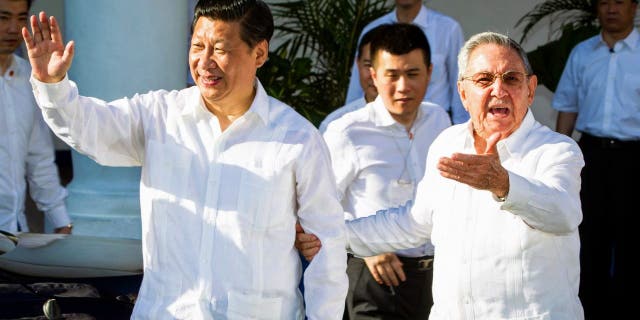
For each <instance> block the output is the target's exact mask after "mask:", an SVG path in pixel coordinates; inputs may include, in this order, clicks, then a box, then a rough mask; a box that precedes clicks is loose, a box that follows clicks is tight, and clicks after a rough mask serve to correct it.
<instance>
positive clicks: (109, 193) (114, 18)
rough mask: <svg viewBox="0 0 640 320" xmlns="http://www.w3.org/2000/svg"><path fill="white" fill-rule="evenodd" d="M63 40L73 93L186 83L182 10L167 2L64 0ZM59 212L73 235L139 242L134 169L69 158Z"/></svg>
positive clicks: (111, 93) (122, 92) (107, 93)
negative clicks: (68, 44)
mask: <svg viewBox="0 0 640 320" xmlns="http://www.w3.org/2000/svg"><path fill="white" fill-rule="evenodd" d="M64 13H65V24H64V26H63V28H64V30H65V32H64V33H65V41H69V40H74V41H75V42H76V53H75V58H74V61H73V65H72V67H71V70H70V71H69V77H70V79H71V80H73V81H75V82H76V83H77V84H78V88H79V90H80V94H81V95H85V96H92V97H97V98H100V99H104V100H107V101H109V100H114V99H118V98H122V97H125V96H132V95H133V94H135V93H145V92H147V91H149V90H156V89H167V90H171V89H180V88H183V87H184V86H185V82H186V81H185V79H186V78H187V75H186V73H187V68H186V65H187V49H186V43H187V41H188V39H187V38H186V37H185V34H188V30H189V28H190V19H191V17H190V16H189V8H188V5H187V3H186V2H184V1H175V0H92V1H86V0H66V1H65V8H64ZM72 161H73V172H74V174H73V175H74V176H73V180H72V181H71V183H70V184H69V185H68V186H67V188H68V191H69V197H68V198H67V207H68V210H69V214H70V215H71V219H72V220H73V221H74V234H78V235H94V236H104V237H120V238H137V239H139V238H140V237H141V230H140V205H139V181H140V168H115V167H104V166H100V165H98V164H96V163H95V162H94V161H93V160H91V159H89V158H87V157H85V156H83V155H80V154H79V153H77V152H75V151H74V152H72Z"/></svg>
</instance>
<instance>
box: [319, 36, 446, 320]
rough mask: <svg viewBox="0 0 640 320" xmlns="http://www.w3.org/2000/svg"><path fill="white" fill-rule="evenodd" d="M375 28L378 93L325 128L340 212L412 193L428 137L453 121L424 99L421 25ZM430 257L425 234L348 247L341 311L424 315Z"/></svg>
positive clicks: (365, 211)
mask: <svg viewBox="0 0 640 320" xmlns="http://www.w3.org/2000/svg"><path fill="white" fill-rule="evenodd" d="M374 30H377V31H376V36H375V37H374V38H373V39H372V40H371V64H372V65H371V77H372V79H373V82H374V84H375V87H376V88H377V91H378V94H379V95H378V98H376V99H375V100H374V101H373V102H370V103H368V104H366V106H365V107H364V108H361V109H358V110H356V111H353V112H350V113H347V114H345V115H343V116H342V117H341V118H339V119H337V120H335V121H333V122H331V123H330V124H329V126H328V128H327V130H326V132H325V133H324V135H323V136H324V139H325V141H326V142H327V145H328V146H329V152H330V153H331V159H332V163H333V171H334V173H335V177H336V183H337V185H338V192H339V196H340V198H341V200H342V207H343V208H344V211H345V212H344V214H345V220H353V219H356V218H360V217H366V216H368V215H371V214H373V213H375V212H376V211H378V210H381V209H386V208H389V207H395V206H400V205H403V204H405V203H406V202H407V201H410V200H413V199H414V196H415V191H416V184H417V182H418V181H420V179H421V178H422V176H423V174H424V171H425V167H424V166H425V161H426V158H427V150H428V149H429V146H430V145H431V142H433V140H434V139H435V138H436V136H438V134H440V132H442V130H444V129H445V128H447V127H449V126H450V125H451V122H450V120H449V116H448V115H447V113H446V112H445V111H444V110H443V109H442V108H440V107H439V106H437V105H435V104H433V103H429V102H424V101H423V97H424V95H425V93H426V92H427V87H428V84H429V78H430V76H431V70H432V65H431V56H430V49H429V42H428V41H427V38H426V37H425V35H424V33H423V32H422V30H420V28H419V27H417V26H415V25H412V24H405V23H395V24H383V25H380V26H379V27H377V28H376V29H374ZM363 39H364V38H363ZM432 264H433V245H431V243H430V242H428V243H427V244H424V245H420V246H417V247H416V248H411V249H407V250H400V251H398V252H389V253H384V254H381V255H377V256H373V257H360V256H354V255H349V260H348V263H347V275H348V276H349V292H348V294H347V302H346V312H345V316H346V317H345V318H348V319H352V320H363V319H407V320H413V319H427V318H428V317H429V310H430V309H431V305H432V304H433V298H432V296H431V282H432V277H433V270H432Z"/></svg>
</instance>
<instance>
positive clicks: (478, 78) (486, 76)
mask: <svg viewBox="0 0 640 320" xmlns="http://www.w3.org/2000/svg"><path fill="white" fill-rule="evenodd" d="M529 76H530V74H527V73H524V72H520V71H507V72H505V73H492V72H478V73H476V74H473V75H471V76H467V77H462V78H460V80H471V81H473V83H474V84H475V85H476V86H477V87H479V88H486V87H488V86H490V85H492V84H493V83H494V82H495V81H496V79H497V78H501V79H502V83H503V84H505V85H506V86H509V87H516V86H519V85H520V84H522V82H524V80H525V79H526V78H527V77H529Z"/></svg>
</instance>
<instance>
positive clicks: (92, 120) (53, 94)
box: [31, 77, 143, 166]
mask: <svg viewBox="0 0 640 320" xmlns="http://www.w3.org/2000/svg"><path fill="white" fill-rule="evenodd" d="M31 83H32V86H33V89H34V95H35V97H36V101H37V102H38V105H39V106H40V108H41V109H42V115H43V118H44V120H45V121H46V122H47V124H48V125H49V127H50V128H51V129H52V130H53V132H55V133H56V135H57V136H58V137H60V138H61V139H62V140H63V141H64V142H65V143H67V144H68V145H69V146H71V147H73V148H74V149H76V150H78V151H79V152H81V153H84V154H86V155H88V156H89V157H91V158H92V159H93V160H95V161H97V162H98V163H100V164H103V165H113V166H136V165H140V159H139V158H140V155H141V149H142V147H141V146H142V145H143V143H142V142H141V141H142V138H141V136H142V133H141V132H139V131H140V130H141V126H139V124H138V123H139V122H140V115H139V114H137V112H136V111H137V108H135V107H134V106H133V105H132V104H130V103H129V100H127V99H121V100H117V101H114V102H113V103H107V102H105V101H102V100H99V99H95V98H88V97H82V96H80V95H79V94H78V89H77V87H76V86H75V84H74V83H73V82H71V81H69V79H68V78H67V77H65V78H64V79H63V80H62V81H61V82H59V83H54V84H46V83H42V82H39V81H37V80H36V79H34V78H32V79H31Z"/></svg>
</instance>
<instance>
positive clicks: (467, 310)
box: [298, 33, 584, 320]
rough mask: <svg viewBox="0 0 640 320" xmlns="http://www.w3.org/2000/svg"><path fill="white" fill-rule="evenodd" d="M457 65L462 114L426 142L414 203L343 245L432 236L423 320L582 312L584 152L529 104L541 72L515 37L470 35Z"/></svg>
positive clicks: (401, 244) (357, 227) (410, 241)
mask: <svg viewBox="0 0 640 320" xmlns="http://www.w3.org/2000/svg"><path fill="white" fill-rule="evenodd" d="M458 66H459V70H460V74H459V75H458V79H459V81H458V92H459V94H460V98H461V100H462V102H463V104H464V106H465V108H466V109H467V111H469V114H470V115H471V119H470V121H469V122H467V123H466V124H460V125H456V126H453V127H450V128H449V129H446V130H445V131H443V132H442V133H441V134H440V135H439V136H438V138H436V140H435V141H434V142H433V144H432V145H431V148H430V149H429V153H428V156H427V163H426V172H425V176H424V178H423V179H422V180H421V181H420V183H419V184H418V189H417V195H416V199H415V203H407V205H406V206H403V207H399V208H393V209H388V210H384V211H381V212H378V213H377V214H376V215H374V216H369V217H366V218H361V219H356V220H353V221H350V222H348V223H347V229H348V242H349V243H348V245H349V247H350V250H351V251H353V252H354V253H356V254H360V255H373V254H376V253H379V252H386V251H392V250H398V249H403V248H410V247H415V246H417V245H419V244H421V243H424V242H425V241H426V240H427V239H431V241H432V242H433V244H434V246H435V248H436V251H435V256H436V259H435V260H434V274H433V300H434V305H433V307H432V309H431V316H430V318H429V319H431V320H434V319H436V320H437V319H583V318H584V316H583V310H582V305H581V304H580V300H579V299H578V284H579V274H580V265H579V251H580V241H579V238H578V231H577V229H578V225H579V224H580V221H581V220H582V211H581V208H580V197H579V191H580V170H581V169H582V166H583V165H584V162H583V159H582V153H581V152H580V149H579V147H578V145H577V144H576V143H575V142H574V141H573V140H572V139H570V138H569V137H567V136H564V135H561V134H558V133H555V132H553V131H552V130H551V129H549V128H547V127H545V126H543V125H542V124H540V123H539V122H537V121H536V120H535V119H534V117H533V114H532V113H531V112H530V111H529V106H530V105H531V103H532V102H533V97H534V93H535V90H536V86H537V79H536V76H535V75H532V71H531V67H530V65H529V63H528V61H527V57H526V54H525V52H524V51H523V50H522V48H521V47H520V46H519V45H518V44H517V43H516V42H515V41H513V40H512V39H510V38H508V37H506V36H504V35H500V34H497V33H481V34H478V35H475V36H473V37H472V38H471V39H469V41H467V43H466V44H465V46H464V47H463V48H462V50H461V52H460V56H459V59H458ZM311 237H312V236H309V235H298V240H308V238H311ZM312 243H313V241H311V242H307V243H305V244H312ZM307 250H311V249H307Z"/></svg>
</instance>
